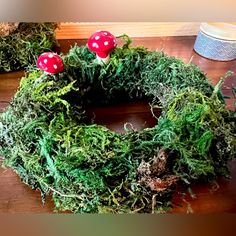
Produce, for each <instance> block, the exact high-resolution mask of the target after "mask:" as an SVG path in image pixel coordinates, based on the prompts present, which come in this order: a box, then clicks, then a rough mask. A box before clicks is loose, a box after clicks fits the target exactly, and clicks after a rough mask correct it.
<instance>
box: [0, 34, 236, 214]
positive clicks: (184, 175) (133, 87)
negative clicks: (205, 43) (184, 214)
mask: <svg viewBox="0 0 236 236" xmlns="http://www.w3.org/2000/svg"><path fill="white" fill-rule="evenodd" d="M122 38H123V39H124V41H125V42H124V44H123V45H122V46H120V47H117V48H116V49H115V50H114V51H113V52H112V54H111V58H110V62H109V63H108V64H106V65H105V64H104V65H100V64H97V63H96V62H95V61H94V60H95V54H93V53H91V52H90V51H89V50H88V48H87V47H86V46H81V47H78V46H74V47H72V48H71V50H70V52H69V53H68V54H66V55H62V58H63V61H64V72H62V73H60V74H57V75H45V74H43V73H42V72H41V71H38V70H37V69H35V68H33V69H32V70H31V71H29V72H28V74H27V76H26V77H25V78H23V79H22V80H21V84H20V88H19V90H18V91H17V93H16V95H15V96H14V99H13V100H12V102H11V104H10V106H9V107H8V109H7V110H6V111H5V112H4V113H3V114H1V117H0V154H1V155H2V156H3V157H4V165H5V166H7V167H11V168H12V169H14V170H15V171H16V172H17V173H18V174H19V176H20V177H21V179H22V181H24V182H25V183H26V184H28V185H30V186H31V187H32V188H34V189H39V190H40V191H41V194H42V199H43V200H44V199H45V196H46V195H47V194H52V197H53V200H54V203H55V209H56V210H60V211H64V210H70V211H73V212H112V213H124V212H153V213H155V212H163V211H165V210H167V209H169V207H171V191H172V190H173V189H174V187H175V185H176V184H177V183H180V184H184V185H190V184H191V183H192V182H193V181H196V180H207V181H208V180H213V179H215V178H216V177H217V176H218V175H228V174H229V172H228V167H227V162H228V160H230V159H232V158H234V156H235V153H236V137H235V133H236V132H235V118H234V113H233V112H230V111H228V110H226V108H225V103H224V99H223V96H222V94H221V92H220V86H221V84H222V82H223V81H224V78H222V79H221V81H220V82H219V84H218V85H217V86H216V87H215V88H214V87H213V86H212V85H211V84H210V83H209V82H208V80H207V77H206V75H205V74H204V73H203V72H202V71H201V70H200V69H199V68H198V67H197V66H195V65H193V64H191V63H188V64H185V63H183V62H182V61H181V60H179V59H177V58H174V57H168V56H166V55H165V54H164V53H163V52H150V51H148V50H147V49H145V48H144V47H136V48H133V47H130V43H131V40H130V38H129V37H128V36H125V35H124V36H122ZM140 99H146V100H148V102H149V104H150V106H151V108H155V107H161V109H162V114H161V116H160V117H159V118H158V119H157V122H156V125H155V126H154V127H152V128H146V129H143V130H141V131H135V130H133V129H127V130H126V132H125V133H123V134H120V133H117V132H113V131H111V130H109V129H107V128H106V127H104V126H101V125H97V124H94V123H93V120H92V119H91V117H88V116H86V110H87V108H88V107H91V106H97V105H99V106H100V105H104V104H110V105H112V104H116V103H117V102H124V101H137V100H140ZM151 110H152V109H151Z"/></svg>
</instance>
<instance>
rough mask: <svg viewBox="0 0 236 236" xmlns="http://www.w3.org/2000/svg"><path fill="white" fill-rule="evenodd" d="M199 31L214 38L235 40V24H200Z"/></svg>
mask: <svg viewBox="0 0 236 236" xmlns="http://www.w3.org/2000/svg"><path fill="white" fill-rule="evenodd" d="M200 30H201V31H202V32H204V33H205V34H207V35H209V36H212V37H214V38H219V39H225V40H236V22H207V23H201V25H200Z"/></svg>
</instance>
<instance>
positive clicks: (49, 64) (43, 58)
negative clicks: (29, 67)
mask: <svg viewBox="0 0 236 236" xmlns="http://www.w3.org/2000/svg"><path fill="white" fill-rule="evenodd" d="M36 65H37V67H38V68H39V69H40V70H43V71H44V72H45V73H47V74H57V73H60V72H62V71H63V70H64V64H63V60H62V59H61V57H60V56H59V55H58V54H56V53H53V52H45V53H43V54H41V55H40V56H39V57H38V60H37V62H36Z"/></svg>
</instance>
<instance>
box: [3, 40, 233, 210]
mask: <svg viewBox="0 0 236 236" xmlns="http://www.w3.org/2000/svg"><path fill="white" fill-rule="evenodd" d="M194 41H195V37H194V36H191V37H161V38H160V37H159V38H135V39H134V40H133V45H134V46H136V45H144V46H146V47H148V48H149V49H150V50H164V51H165V52H166V53H167V54H169V55H171V56H177V57H179V58H182V59H183V60H184V61H185V62H188V61H190V60H192V62H193V63H195V64H197V65H198V66H199V67H200V68H201V69H202V70H203V71H204V72H205V73H207V75H208V77H209V79H210V81H211V82H212V84H214V85H215V84H216V83H217V81H218V80H219V78H220V76H222V75H224V74H225V73H226V72H227V71H228V70H231V71H233V72H236V60H234V61H230V62H216V61H211V60H208V59H205V58H203V57H201V56H199V55H197V54H196V53H195V52H194V51H193V45H194ZM75 42H76V43H77V44H78V45H82V44H85V43H86V40H61V41H59V43H60V46H61V51H62V52H67V51H68V50H69V48H70V45H73V44H74V43H75ZM23 75H24V72H23V71H20V72H13V73H6V74H0V109H4V108H5V107H7V105H8V102H9V101H10V100H11V98H12V96H13V95H14V93H15V91H16V89H17V87H18V85H19V81H20V78H21V77H22V76H23ZM232 86H233V87H236V74H234V75H232V76H231V78H229V79H227V81H226V82H225V83H224V85H223V93H224V94H225V95H227V96H233V94H232V91H231V87H232ZM234 102H235V98H231V99H227V108H228V109H233V108H234ZM108 111H109V113H111V111H112V114H113V116H110V117H109V118H107V119H103V118H104V117H106V115H105V114H106V112H108ZM95 113H97V122H98V123H101V124H105V125H107V126H108V127H110V128H111V129H115V130H118V131H122V129H123V123H125V122H132V123H133V125H134V127H135V128H137V129H142V128H145V127H151V126H153V125H154V124H155V120H154V119H153V117H152V115H151V114H150V111H149V106H148V105H147V104H146V103H144V102H137V103H129V104H123V105H120V106H117V107H115V108H114V107H110V108H106V109H97V110H96V111H95ZM115 117H116V120H115V121H114V118H115ZM229 165H230V169H231V176H232V178H231V179H224V178H219V179H218V180H217V183H218V185H219V186H217V185H216V184H215V185H206V184H197V185H194V186H193V187H192V190H193V192H194V193H195V195H196V198H194V199H192V198H191V197H190V194H189V193H186V195H185V196H183V195H182V194H180V193H179V192H178V191H176V192H175V193H174V196H173V203H174V208H173V211H172V212H174V213H177V212H178V213H180V212H181V213H186V212H195V213H224V212H227V213H236V160H234V161H232V162H230V163H229ZM216 186H217V187H216ZM179 190H180V189H179ZM0 212H11V213H15V212H18V213H19V212H20V213H43V212H44V213H45V212H47V213H52V212H53V202H52V200H51V198H50V197H48V198H47V199H46V204H45V205H44V206H43V205H42V203H41V197H40V193H39V192H38V191H34V190H31V189H30V188H29V187H28V186H26V185H24V184H23V183H22V182H21V181H20V179H19V177H18V176H17V175H16V174H15V173H14V172H13V171H12V170H10V169H3V168H0Z"/></svg>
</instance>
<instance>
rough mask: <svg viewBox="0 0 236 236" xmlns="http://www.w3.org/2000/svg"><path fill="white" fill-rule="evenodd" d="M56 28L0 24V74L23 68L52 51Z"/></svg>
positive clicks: (54, 25) (34, 24) (50, 24)
mask: <svg viewBox="0 0 236 236" xmlns="http://www.w3.org/2000/svg"><path fill="white" fill-rule="evenodd" d="M11 27H12V28H13V29H12V31H10V29H11ZM56 28H57V24H56V23H24V22H21V23H15V24H13V23H9V24H7V23H0V73H2V72H9V71H16V70H19V69H22V68H25V67H27V66H29V64H30V65H31V64H33V63H34V62H35V59H36V58H37V56H38V55H40V54H41V53H43V52H45V51H48V50H50V49H52V48H53V47H54V46H55V45H56V38H55V29H56ZM5 31H6V32H5ZM9 31H10V32H9ZM1 32H2V34H1Z"/></svg>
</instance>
